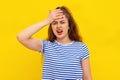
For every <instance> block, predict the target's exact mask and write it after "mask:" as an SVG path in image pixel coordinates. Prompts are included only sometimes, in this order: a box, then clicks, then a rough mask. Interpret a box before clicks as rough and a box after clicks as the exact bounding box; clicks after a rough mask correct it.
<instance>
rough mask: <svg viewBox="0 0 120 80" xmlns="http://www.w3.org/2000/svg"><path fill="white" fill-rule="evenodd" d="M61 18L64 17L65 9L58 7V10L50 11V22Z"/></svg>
mask: <svg viewBox="0 0 120 80" xmlns="http://www.w3.org/2000/svg"><path fill="white" fill-rule="evenodd" d="M61 18H63V11H62V10H60V9H56V10H53V11H50V12H49V15H48V20H49V22H50V23H52V22H53V21H54V20H57V19H61Z"/></svg>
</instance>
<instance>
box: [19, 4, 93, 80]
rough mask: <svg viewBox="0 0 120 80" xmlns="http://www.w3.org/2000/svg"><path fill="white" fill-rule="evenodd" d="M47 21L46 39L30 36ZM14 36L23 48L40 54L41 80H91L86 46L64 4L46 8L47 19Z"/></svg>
mask: <svg viewBox="0 0 120 80" xmlns="http://www.w3.org/2000/svg"><path fill="white" fill-rule="evenodd" d="M48 24H50V26H49V30H48V40H37V39H34V38H32V36H33V34H35V33H36V32H38V31H39V30H41V29H42V28H43V27H44V26H46V25H48ZM17 39H18V41H19V42H20V43H22V44H23V45H24V46H26V47H27V48H29V49H32V50H35V51H40V52H42V53H43V54H44V66H43V77H42V79H43V80H92V78H91V72H90V62H89V51H88V48H87V46H86V45H85V44H84V43H83V42H82V39H81V37H80V36H79V35H78V30H77V27H76V23H75V21H74V19H73V17H72V15H71V14H70V12H69V10H68V9H67V8H66V7H64V6H62V7H57V8H56V9H55V10H53V11H50V13H49V15H48V18H47V19H45V20H44V21H42V22H39V23H37V24H34V25H32V26H30V27H28V28H27V29H25V30H24V31H22V32H21V33H19V34H18V35H17Z"/></svg>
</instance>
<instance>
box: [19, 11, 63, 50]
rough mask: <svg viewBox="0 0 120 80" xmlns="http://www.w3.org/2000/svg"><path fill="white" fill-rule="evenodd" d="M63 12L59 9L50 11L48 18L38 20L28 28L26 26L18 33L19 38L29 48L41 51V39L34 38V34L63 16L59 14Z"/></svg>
mask: <svg viewBox="0 0 120 80" xmlns="http://www.w3.org/2000/svg"><path fill="white" fill-rule="evenodd" d="M61 12H62V11H61V10H59V9H57V10H54V11H50V13H49V15H48V18H47V19H45V20H43V21H41V22H38V23H36V24H34V25H31V26H29V27H28V28H26V29H25V30H23V31H22V32H20V33H19V34H18V35H17V40H18V41H19V42H20V43H21V44H23V45H24V46H25V47H27V48H29V49H32V50H35V51H41V49H42V43H41V41H40V40H37V39H35V38H32V36H33V35H34V34H35V33H36V32H38V31H39V30H41V29H42V28H43V27H44V26H46V25H48V24H50V23H51V22H52V21H54V20H56V19H58V18H61V16H59V14H61Z"/></svg>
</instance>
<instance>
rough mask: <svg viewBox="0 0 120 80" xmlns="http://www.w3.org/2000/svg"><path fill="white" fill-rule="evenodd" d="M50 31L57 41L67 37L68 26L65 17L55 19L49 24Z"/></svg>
mask: <svg viewBox="0 0 120 80" xmlns="http://www.w3.org/2000/svg"><path fill="white" fill-rule="evenodd" d="M51 26H52V30H53V33H54V35H55V36H56V38H57V39H64V38H69V37H68V30H69V24H68V19H67V18H66V16H65V15H63V18H61V19H57V20H55V21H53V22H52V23H51Z"/></svg>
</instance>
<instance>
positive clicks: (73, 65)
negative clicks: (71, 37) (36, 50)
mask: <svg viewBox="0 0 120 80" xmlns="http://www.w3.org/2000/svg"><path fill="white" fill-rule="evenodd" d="M42 46H43V47H42V53H43V54H44V65H43V76H42V80H82V76H83V72H82V66H81V63H80V62H81V61H82V60H84V59H86V58H87V57H89V51H88V48H87V46H86V45H85V44H84V43H82V42H77V41H73V42H71V43H69V44H61V43H59V42H57V41H54V42H50V41H47V40H42Z"/></svg>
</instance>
